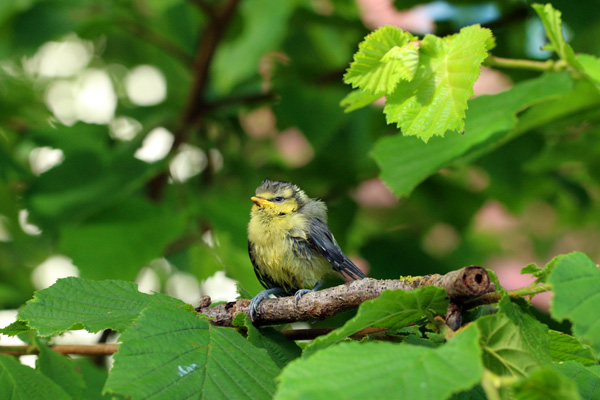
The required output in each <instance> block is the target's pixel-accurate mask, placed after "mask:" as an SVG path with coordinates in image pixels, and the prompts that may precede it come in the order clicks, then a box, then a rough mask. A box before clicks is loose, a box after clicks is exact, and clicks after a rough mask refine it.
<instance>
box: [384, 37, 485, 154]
mask: <svg viewBox="0 0 600 400" xmlns="http://www.w3.org/2000/svg"><path fill="white" fill-rule="evenodd" d="M491 35H492V33H491V31H490V30H489V29H484V28H481V27H480V26H479V25H473V26H470V27H467V28H463V29H461V31H460V33H458V34H456V35H452V36H448V37H446V38H444V39H441V38H438V37H436V36H433V35H427V36H425V39H423V42H422V43H421V47H420V49H419V54H420V56H419V57H420V59H419V66H418V68H417V73H416V75H415V77H414V79H413V80H412V81H410V82H408V83H401V84H399V85H398V87H397V88H396V91H395V92H394V93H393V94H392V95H390V96H389V97H388V100H387V103H386V105H385V108H384V113H385V114H386V119H387V122H388V124H391V123H395V124H397V126H398V128H400V129H401V130H402V134H403V135H404V136H418V137H419V138H420V139H422V140H423V141H424V142H427V141H428V140H429V139H430V138H431V137H432V136H434V135H437V136H443V135H444V133H445V132H446V131H448V130H451V131H457V132H462V131H463V130H464V126H465V122H464V120H465V110H466V109H467V100H468V99H469V98H470V97H471V96H473V84H474V83H475V81H476V80H477V78H478V77H479V73H480V68H479V67H480V65H481V63H482V62H483V60H484V59H485V58H486V57H487V50H486V41H488V40H489V38H490V37H491Z"/></svg>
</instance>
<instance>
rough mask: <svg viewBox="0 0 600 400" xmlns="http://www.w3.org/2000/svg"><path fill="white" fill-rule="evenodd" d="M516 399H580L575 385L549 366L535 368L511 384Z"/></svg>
mask: <svg viewBox="0 0 600 400" xmlns="http://www.w3.org/2000/svg"><path fill="white" fill-rule="evenodd" d="M513 390H514V394H515V397H516V398H517V399H518V400H580V399H581V397H580V396H579V393H578V391H577V386H576V385H575V384H574V383H573V381H571V380H569V379H567V378H565V376H564V375H562V374H561V373H560V372H558V371H555V370H553V369H552V368H550V367H547V368H541V369H537V370H535V371H534V372H533V373H532V374H531V375H530V376H528V377H527V378H525V379H522V380H521V381H519V382H517V383H516V384H515V385H513Z"/></svg>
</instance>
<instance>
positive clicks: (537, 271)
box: [521, 255, 563, 283]
mask: <svg viewBox="0 0 600 400" xmlns="http://www.w3.org/2000/svg"><path fill="white" fill-rule="evenodd" d="M561 257H563V256H562V255H560V256H556V257H554V258H553V259H552V260H550V262H549V263H548V264H546V266H545V267H544V268H540V267H538V266H537V265H535V264H529V265H527V266H526V267H525V268H523V269H522V270H521V274H527V273H530V274H531V275H533V277H534V278H536V283H545V282H546V281H547V280H548V276H549V275H550V273H551V272H552V271H553V270H554V267H555V266H556V263H557V261H558V260H560V258H561Z"/></svg>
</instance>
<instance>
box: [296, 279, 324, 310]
mask: <svg viewBox="0 0 600 400" xmlns="http://www.w3.org/2000/svg"><path fill="white" fill-rule="evenodd" d="M322 284H323V281H320V282H317V284H316V285H315V287H314V288H312V289H300V290H298V291H297V292H296V295H295V296H294V304H295V305H296V307H298V302H299V301H300V299H301V298H302V296H304V295H305V294H306V293H310V292H316V291H317V290H319V288H320V287H321V285H322Z"/></svg>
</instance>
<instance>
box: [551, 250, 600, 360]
mask: <svg viewBox="0 0 600 400" xmlns="http://www.w3.org/2000/svg"><path fill="white" fill-rule="evenodd" d="M548 282H549V283H550V284H551V285H552V291H553V293H554V297H553V299H552V305H551V306H550V311H551V314H552V318H554V319H556V320H557V321H562V320H563V319H568V320H570V321H571V322H572V323H573V334H574V336H575V337H576V338H578V339H579V340H581V342H582V343H585V344H589V345H590V346H591V347H592V349H593V350H594V352H595V353H596V355H597V356H598V355H600V270H599V269H598V266H597V265H596V264H594V262H593V261H592V260H590V259H589V257H588V256H586V255H585V254H583V253H579V252H573V253H570V254H567V255H565V256H563V257H561V258H560V259H558V261H557V262H556V266H555V268H554V270H553V271H552V273H551V274H550V277H549V278H548Z"/></svg>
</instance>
